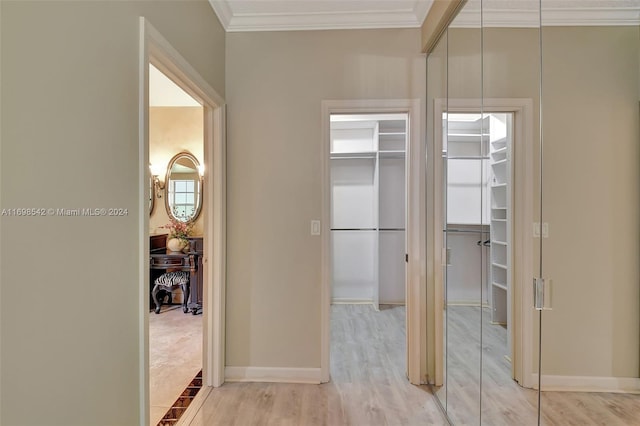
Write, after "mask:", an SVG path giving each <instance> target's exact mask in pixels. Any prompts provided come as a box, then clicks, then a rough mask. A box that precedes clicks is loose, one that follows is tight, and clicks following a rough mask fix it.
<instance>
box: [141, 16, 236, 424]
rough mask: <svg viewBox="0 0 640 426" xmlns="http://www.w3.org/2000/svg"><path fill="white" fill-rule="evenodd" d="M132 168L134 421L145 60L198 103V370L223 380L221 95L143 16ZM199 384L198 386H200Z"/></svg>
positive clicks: (145, 377)
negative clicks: (135, 189)
mask: <svg viewBox="0 0 640 426" xmlns="http://www.w3.org/2000/svg"><path fill="white" fill-rule="evenodd" d="M139 25H140V26H139V28H140V33H139V43H140V49H139V76H138V77H139V81H138V83H139V84H138V87H139V92H138V96H139V97H138V102H139V122H138V126H139V128H138V150H139V151H138V152H139V156H140V163H139V169H138V186H139V194H140V197H139V200H140V201H139V204H138V206H139V216H138V224H139V227H140V229H141V232H140V236H139V237H140V241H139V247H140V250H139V256H140V258H139V261H138V264H139V265H140V270H139V274H138V275H139V277H138V281H139V299H140V303H139V338H140V340H139V345H140V348H141V350H140V358H139V363H140V369H139V370H140V377H139V380H140V384H139V386H140V410H141V415H140V419H141V420H140V421H141V425H143V426H146V425H148V423H149V320H148V315H149V254H148V253H149V207H148V201H147V200H148V197H149V187H148V186H149V185H148V182H149V177H150V176H149V174H150V170H149V166H148V165H149V64H153V65H154V66H155V67H156V68H158V69H159V70H160V71H161V72H162V73H163V74H165V75H166V76H167V77H169V78H170V79H171V80H173V82H174V83H176V84H177V85H178V86H180V88H182V89H183V90H184V91H185V92H187V93H188V94H189V95H190V96H192V97H193V98H194V99H196V100H198V101H199V102H201V103H202V105H203V109H204V165H205V168H204V179H205V185H203V195H204V197H203V206H204V211H203V214H204V215H205V216H204V230H205V239H204V253H205V255H204V257H203V281H204V285H203V305H204V309H203V347H202V352H203V353H202V364H203V365H202V369H203V371H202V373H203V382H204V383H203V384H204V386H206V387H210V386H214V387H217V386H221V385H222V384H223V383H224V354H225V334H224V332H225V273H226V271H225V264H226V262H225V247H226V221H225V212H226V162H225V158H226V153H225V151H226V141H225V137H226V134H225V132H226V129H225V101H224V98H222V97H221V96H220V95H218V93H217V92H216V91H215V90H214V89H213V88H212V87H211V86H210V85H209V83H207V81H206V80H204V78H202V76H201V75H200V74H199V73H198V72H197V71H196V70H195V69H194V68H193V67H192V66H191V65H190V64H189V63H188V62H187V61H186V59H184V58H183V57H182V55H180V53H179V52H178V51H177V50H176V49H175V48H174V47H173V46H171V44H170V43H169V42H168V41H167V40H166V39H165V38H164V37H163V36H162V34H160V32H158V31H157V30H156V29H155V28H154V27H153V26H152V25H151V24H150V23H149V21H147V20H146V19H145V18H144V17H140V20H139ZM203 389H204V388H203Z"/></svg>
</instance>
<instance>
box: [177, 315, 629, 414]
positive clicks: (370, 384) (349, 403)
mask: <svg viewBox="0 0 640 426" xmlns="http://www.w3.org/2000/svg"><path fill="white" fill-rule="evenodd" d="M404 315H405V311H404V307H394V308H389V309H382V310H381V311H380V312H376V311H374V310H373V308H372V307H371V306H368V305H334V306H333V307H332V317H331V333H332V335H331V382H330V383H326V384H322V385H303V384H279V383H226V384H224V385H223V386H222V387H220V388H216V389H212V390H211V391H210V393H209V395H208V397H207V398H206V400H205V402H204V403H203V405H202V406H201V407H200V409H199V410H198V412H197V413H196V414H195V416H194V417H193V420H192V421H191V422H189V424H190V425H191V426H216V425H237V426H251V425H273V426H280V425H295V426H314V425H327V426H340V425H356V426H360V425H362V426H378V425H446V424H447V422H446V421H445V419H444V417H443V416H442V415H441V413H440V411H439V409H438V407H437V404H436V402H435V397H434V396H433V395H432V394H431V393H430V392H429V389H428V388H427V387H424V386H412V385H410V384H409V382H408V381H407V380H406V377H405V373H404V371H405V365H404V364H405V343H404V340H405V329H404ZM470 315H471V318H467V320H461V321H458V322H457V324H455V325H453V323H450V324H452V325H451V328H450V330H449V332H451V333H452V334H453V336H452V338H454V339H457V344H459V345H461V346H460V348H462V349H461V350H460V351H457V352H456V357H457V358H458V359H456V360H452V361H451V365H450V366H449V367H450V370H449V373H450V376H451V380H452V382H451V383H452V385H451V387H450V388H449V391H448V397H449V400H448V406H449V409H450V410H456V411H457V412H456V413H453V411H450V412H452V413H453V415H452V416H451V417H452V419H453V420H454V422H455V424H458V425H466V424H468V425H477V424H480V417H479V408H475V411H471V412H470V411H468V408H465V407H469V406H471V407H479V405H478V403H477V399H474V398H475V397H477V396H478V393H477V391H475V390H474V386H475V384H476V382H477V381H479V376H478V374H475V375H474V374H473V373H470V372H469V371H468V370H469V366H468V365H467V364H470V365H476V366H477V365H478V362H479V356H478V355H476V354H477V353H478V352H477V351H476V352H474V350H473V348H474V347H475V348H476V349H478V348H479V341H474V340H473V339H470V338H469V334H465V333H460V332H458V333H457V336H456V331H455V328H456V327H459V328H460V330H471V329H473V328H478V327H480V316H479V314H478V313H476V314H475V315H474V314H473V313H471V314H470ZM469 319H471V320H472V321H468V320H469ZM474 319H475V323H474V322H473V321H474ZM485 327H486V325H485ZM491 327H494V326H491ZM492 332H495V336H493V337H494V338H495V339H496V340H498V341H500V339H504V342H505V343H504V345H506V335H504V337H501V334H500V330H499V329H494V330H487V332H486V333H492ZM487 339H488V338H487ZM487 339H484V340H483V348H484V351H485V352H484V353H485V355H484V358H483V363H485V364H487V365H488V366H491V369H492V370H493V371H492V372H491V373H487V374H485V376H484V377H483V391H482V401H483V409H482V424H483V425H496V426H498V425H505V426H520V425H523V426H524V425H536V424H537V415H536V414H537V409H536V404H537V395H536V393H535V391H532V390H528V389H523V388H521V387H520V386H518V385H517V384H516V383H515V382H513V381H512V380H511V379H510V378H509V373H508V369H507V368H506V367H507V366H508V363H507V362H506V361H505V360H504V357H503V355H504V354H503V353H502V352H503V351H502V350H500V349H496V348H489V347H488V346H485V344H486V343H488V340H487ZM474 363H475V364H474ZM456 365H457V369H453V367H455V366H456ZM542 405H543V418H542V423H543V424H545V425H559V426H565V425H567V426H572V425H576V426H578V425H580V426H586V425H603V426H605V425H606V426H616V425H620V426H640V396H639V395H624V394H602V393H601V394H595V393H573V392H543V397H542Z"/></svg>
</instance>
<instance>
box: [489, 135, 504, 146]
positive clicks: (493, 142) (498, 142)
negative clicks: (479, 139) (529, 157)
mask: <svg viewBox="0 0 640 426" xmlns="http://www.w3.org/2000/svg"><path fill="white" fill-rule="evenodd" d="M491 143H492V144H494V145H500V144H505V145H506V144H507V138H506V137H503V138H500V139H496V140H495V141H491Z"/></svg>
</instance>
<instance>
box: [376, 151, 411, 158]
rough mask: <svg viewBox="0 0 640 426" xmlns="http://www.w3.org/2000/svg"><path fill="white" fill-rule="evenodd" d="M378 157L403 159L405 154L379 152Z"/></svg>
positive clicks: (400, 152)
mask: <svg viewBox="0 0 640 426" xmlns="http://www.w3.org/2000/svg"><path fill="white" fill-rule="evenodd" d="M378 152H379V153H380V157H385V158H403V157H404V156H405V154H406V153H405V152H404V151H402V150H380V151H378Z"/></svg>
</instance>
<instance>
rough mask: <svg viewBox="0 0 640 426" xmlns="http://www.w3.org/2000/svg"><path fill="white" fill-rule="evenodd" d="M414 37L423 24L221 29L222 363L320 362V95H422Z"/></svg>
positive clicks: (308, 364) (306, 364)
mask: <svg viewBox="0 0 640 426" xmlns="http://www.w3.org/2000/svg"><path fill="white" fill-rule="evenodd" d="M420 44H421V43H420V30H419V29H400V30H398V29H394V30H345V31H337V30H329V31H293V32H268V33H266V32H263V33H255V32H248V33H230V34H228V35H227V61H226V65H227V70H226V75H227V86H226V99H227V102H228V105H229V107H228V128H227V130H228V134H227V138H228V147H227V170H228V192H227V208H228V211H227V248H228V252H227V308H226V311H227V327H226V336H227V342H226V343H227V347H226V364H227V365H228V366H237V367H247V366H254V367H283V368H288V367H291V368H319V367H320V353H321V350H320V340H321V339H320V330H321V324H320V289H321V258H320V253H321V243H320V238H319V237H317V236H311V235H310V221H311V220H312V219H319V218H320V217H321V216H322V214H321V201H322V200H321V188H322V176H321V164H322V155H323V152H322V143H321V142H322V141H321V101H322V100H336V99H399V98H402V99H406V98H419V99H422V100H424V97H425V83H424V80H425V77H424V76H425V74H424V71H425V70H424V64H425V61H424V57H423V55H422V54H421V53H420V52H421V46H420ZM322 226H323V231H324V232H326V230H327V229H328V226H329V224H327V223H325V224H322Z"/></svg>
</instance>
